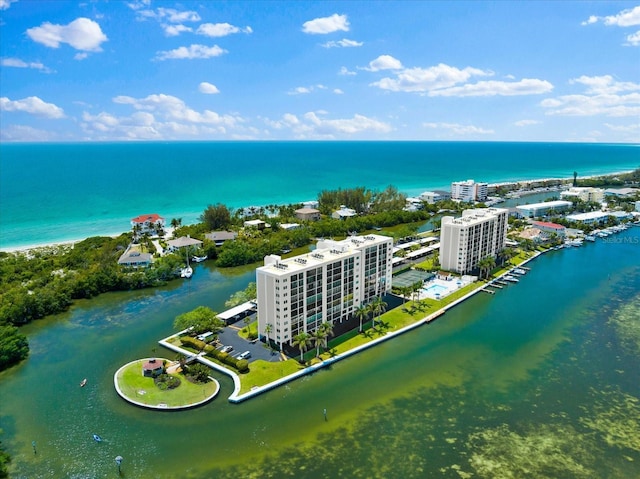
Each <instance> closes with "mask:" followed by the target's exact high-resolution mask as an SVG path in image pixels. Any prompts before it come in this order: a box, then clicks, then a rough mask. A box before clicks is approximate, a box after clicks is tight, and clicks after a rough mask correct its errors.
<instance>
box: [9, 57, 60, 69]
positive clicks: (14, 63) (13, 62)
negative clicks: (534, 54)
mask: <svg viewBox="0 0 640 479" xmlns="http://www.w3.org/2000/svg"><path fill="white" fill-rule="evenodd" d="M0 66H3V67H13V68H33V69H35V70H40V71H41V72H43V73H51V72H52V70H51V69H49V68H47V67H46V66H44V65H43V64H42V63H40V62H25V61H24V60H20V59H19V58H3V59H2V60H0Z"/></svg>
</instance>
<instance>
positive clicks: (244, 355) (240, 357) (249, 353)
mask: <svg viewBox="0 0 640 479" xmlns="http://www.w3.org/2000/svg"><path fill="white" fill-rule="evenodd" d="M250 357H251V351H245V352H244V353H242V354H240V355H239V356H238V359H249V358H250Z"/></svg>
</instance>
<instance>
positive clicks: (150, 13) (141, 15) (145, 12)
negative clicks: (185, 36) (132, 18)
mask: <svg viewBox="0 0 640 479" xmlns="http://www.w3.org/2000/svg"><path fill="white" fill-rule="evenodd" d="M127 5H128V6H129V8H131V9H132V10H135V12H136V16H137V18H138V20H145V19H147V18H153V19H155V20H158V21H163V22H164V21H166V22H170V23H183V22H199V21H200V20H201V18H200V15H199V14H198V12H195V11H193V10H183V11H179V10H175V9H173V8H163V7H160V8H158V9H157V10H150V9H145V8H144V7H147V6H149V3H145V4H144V5H141V4H140V3H137V4H136V3H134V4H131V3H129V4H127Z"/></svg>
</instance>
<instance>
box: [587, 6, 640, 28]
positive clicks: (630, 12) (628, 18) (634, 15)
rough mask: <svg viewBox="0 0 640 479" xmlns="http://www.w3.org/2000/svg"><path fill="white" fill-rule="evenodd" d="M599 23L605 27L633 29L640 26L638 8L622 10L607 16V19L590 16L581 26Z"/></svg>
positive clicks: (639, 8) (639, 11)
mask: <svg viewBox="0 0 640 479" xmlns="http://www.w3.org/2000/svg"><path fill="white" fill-rule="evenodd" d="M599 21H602V22H603V23H604V24H605V25H607V26H612V25H613V26H618V27H633V26H635V25H640V6H637V7H633V8H630V9H627V10H622V11H621V12H620V13H618V14H616V15H609V16H607V17H596V16H595V15H591V16H590V17H589V18H588V19H587V20H586V21H584V22H582V25H591V24H594V23H597V22H599Z"/></svg>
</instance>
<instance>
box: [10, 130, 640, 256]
mask: <svg viewBox="0 0 640 479" xmlns="http://www.w3.org/2000/svg"><path fill="white" fill-rule="evenodd" d="M638 167H640V149H639V148H638V145H624V144H614V145H607V144H579V143H509V142H504V143H497V142H306V141H301V142H165V143H159V142H144V143H135V142H130V143H75V144H64V143H42V144H7V143H2V144H0V249H8V248H15V247H21V246H22V247H23V246H31V245H35V244H45V243H53V242H61V241H70V240H78V239H83V238H86V237H89V236H98V235H112V234H119V233H121V232H123V231H127V230H129V229H130V219H131V218H133V217H135V216H138V215H140V214H147V213H153V212H155V213H158V214H160V215H162V216H164V217H165V218H166V219H167V222H169V221H170V220H171V218H182V219H183V222H184V223H185V224H186V223H191V222H195V221H196V220H197V218H198V217H199V215H200V214H201V213H202V212H203V211H204V209H205V208H206V207H207V205H209V204H215V203H223V204H226V205H228V206H229V207H232V208H240V207H246V206H253V205H258V206H264V205H270V204H288V203H297V202H302V201H306V200H313V199H316V198H317V196H318V193H319V192H320V191H322V190H325V189H336V188H351V187H358V186H365V187H367V188H369V189H372V190H378V191H380V190H383V189H384V188H386V187H387V186H388V185H390V184H391V185H394V186H396V187H397V188H398V189H399V190H400V191H403V192H405V193H408V194H419V193H420V192H422V191H425V190H427V189H433V188H447V189H448V188H449V186H450V183H451V181H458V180H466V179H468V178H473V179H475V180H476V181H487V182H499V181H508V180H521V179H534V178H548V177H560V178H567V179H569V178H572V175H573V172H574V171H577V172H578V173H579V174H580V175H594V174H603V173H611V172H616V171H623V170H632V169H635V168H638Z"/></svg>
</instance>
